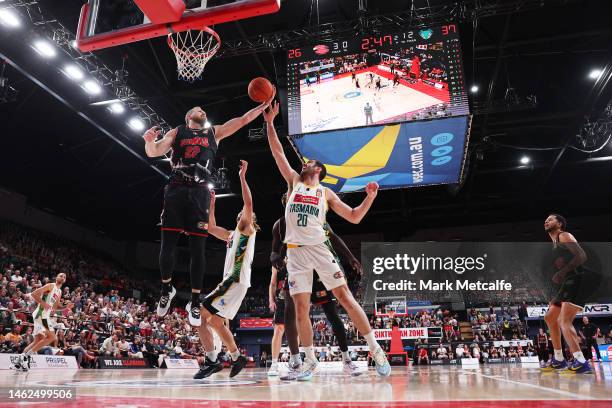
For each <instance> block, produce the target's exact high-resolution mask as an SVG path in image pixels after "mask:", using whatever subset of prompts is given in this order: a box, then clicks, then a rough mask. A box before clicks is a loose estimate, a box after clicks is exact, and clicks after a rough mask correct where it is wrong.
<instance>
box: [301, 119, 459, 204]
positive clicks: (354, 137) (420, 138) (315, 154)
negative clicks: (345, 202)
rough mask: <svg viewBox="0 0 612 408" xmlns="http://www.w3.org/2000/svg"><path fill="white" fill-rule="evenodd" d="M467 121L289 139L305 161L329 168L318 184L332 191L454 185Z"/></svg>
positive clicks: (363, 129) (344, 131)
mask: <svg viewBox="0 0 612 408" xmlns="http://www.w3.org/2000/svg"><path fill="white" fill-rule="evenodd" d="M468 128H469V117H468V116H460V117H454V118H447V119H437V120H432V121H424V122H410V123H402V124H397V125H387V126H374V127H366V128H358V129H348V130H341V131H332V132H324V133H315V134H309V135H303V136H297V137H292V138H291V140H292V142H293V144H294V146H295V148H296V150H297V152H298V155H299V156H300V157H301V158H302V159H303V160H304V161H307V160H310V159H317V160H320V161H321V162H323V163H324V164H325V166H326V167H327V177H326V178H325V179H324V180H323V181H322V183H323V184H324V185H325V186H327V187H329V188H331V189H332V190H333V191H335V192H352V191H359V190H363V189H364V188H365V186H366V185H367V184H368V183H369V182H371V181H375V182H377V183H378V184H379V185H380V187H381V188H382V189H390V188H403V187H416V186H424V185H431V184H451V183H458V182H459V181H460V179H461V176H462V172H463V161H464V158H465V148H466V145H467V143H466V142H467V137H468Z"/></svg>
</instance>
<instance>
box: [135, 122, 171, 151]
mask: <svg viewBox="0 0 612 408" xmlns="http://www.w3.org/2000/svg"><path fill="white" fill-rule="evenodd" d="M177 131H178V128H174V129H171V130H169V131H167V132H166V134H165V135H164V137H162V138H161V139H159V140H157V138H158V137H159V135H160V134H161V129H160V128H159V126H153V127H152V128H151V129H149V130H147V131H146V132H145V133H144V135H142V138H143V139H144V141H145V153H146V154H147V156H148V157H159V156H163V155H164V154H166V153H168V152H169V151H170V150H171V149H172V143H174V138H175V137H176V133H177Z"/></svg>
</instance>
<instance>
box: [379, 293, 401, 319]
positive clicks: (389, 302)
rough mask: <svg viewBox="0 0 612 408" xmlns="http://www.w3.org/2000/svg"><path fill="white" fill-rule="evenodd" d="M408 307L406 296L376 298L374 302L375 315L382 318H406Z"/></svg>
mask: <svg viewBox="0 0 612 408" xmlns="http://www.w3.org/2000/svg"><path fill="white" fill-rule="evenodd" d="M406 314H408V307H407V303H406V297H405V296H384V297H382V296H381V297H376V299H375V301H374V315H375V316H381V317H387V316H388V317H391V316H392V315H393V316H406Z"/></svg>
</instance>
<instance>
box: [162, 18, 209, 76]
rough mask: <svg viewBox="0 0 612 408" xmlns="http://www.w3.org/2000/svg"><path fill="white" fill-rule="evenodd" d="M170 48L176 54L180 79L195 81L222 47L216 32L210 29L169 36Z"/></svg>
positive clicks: (205, 28)
mask: <svg viewBox="0 0 612 408" xmlns="http://www.w3.org/2000/svg"><path fill="white" fill-rule="evenodd" d="M168 46H170V49H171V50H172V51H173V52H174V55H175V57H176V65H177V69H176V70H177V72H178V77H179V79H184V80H186V81H195V80H196V79H200V78H201V77H202V72H204V68H205V67H206V64H207V63H208V61H210V59H211V58H212V57H213V56H214V55H215V54H216V52H217V51H218V50H219V48H220V47H221V40H220V39H219V36H218V35H217V33H216V32H214V31H213V30H212V29H210V28H208V27H204V28H203V29H202V30H187V31H183V32H178V33H172V34H168Z"/></svg>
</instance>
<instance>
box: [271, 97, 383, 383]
mask: <svg viewBox="0 0 612 408" xmlns="http://www.w3.org/2000/svg"><path fill="white" fill-rule="evenodd" d="M278 110H279V106H278V102H276V101H275V102H273V104H272V105H270V107H269V108H268V110H267V111H264V114H263V115H264V119H265V121H266V125H267V131H268V142H269V143H270V149H271V150H272V155H273V156H274V160H275V161H276V164H277V166H278V168H279V170H280V172H281V174H282V175H283V177H284V179H285V180H286V181H287V183H288V184H289V185H290V186H291V188H292V192H291V196H290V198H289V201H288V203H287V206H286V208H285V222H286V225H287V227H286V232H285V242H286V244H287V259H288V262H287V274H288V280H289V293H290V294H291V297H292V298H293V302H294V303H295V309H296V317H297V326H298V334H299V338H300V341H301V343H302V346H303V347H304V350H305V352H306V361H305V364H304V366H303V371H302V373H300V375H298V378H297V379H298V380H302V381H305V380H309V379H310V378H312V374H313V372H314V371H315V370H316V368H317V365H318V361H317V359H316V357H315V355H314V349H313V346H312V323H311V322H310V294H311V291H312V281H313V269H314V270H316V271H317V273H318V275H319V279H320V280H321V282H323V284H324V285H325V287H326V288H327V290H331V291H332V293H333V294H334V296H335V297H336V299H338V301H339V302H340V304H341V305H342V306H343V307H344V309H345V310H346V312H347V313H348V315H349V317H350V318H351V319H352V320H353V323H354V324H355V327H357V330H359V332H360V333H361V334H362V335H363V337H365V339H366V340H367V342H368V346H369V348H370V353H371V354H372V358H373V359H374V362H375V363H376V371H377V372H378V374H379V375H381V376H387V375H389V374H390V373H391V367H390V365H389V362H388V361H387V357H386V355H385V352H384V351H383V350H382V349H381V348H380V346H379V345H378V343H377V342H376V339H375V338H374V332H373V331H372V328H371V326H370V323H369V321H368V317H367V316H366V314H365V313H364V311H363V309H362V308H361V306H360V305H359V304H358V303H357V301H356V300H355V298H354V297H353V294H352V293H351V291H350V290H349V288H348V286H347V284H346V279H345V278H344V274H343V273H342V271H341V269H340V266H339V265H338V263H337V262H336V259H335V257H334V256H333V254H332V253H331V252H330V250H329V248H328V247H327V245H326V241H327V235H326V233H325V229H324V227H323V226H324V224H325V214H326V212H327V209H328V207H329V208H331V209H332V210H334V212H335V213H336V214H338V215H339V216H341V217H342V218H344V219H345V220H347V221H349V222H351V223H354V224H358V223H359V222H361V220H362V219H363V217H364V216H365V215H366V213H367V212H368V210H369V209H370V207H371V206H372V203H373V202H374V199H375V198H376V194H377V193H378V184H376V183H368V185H367V186H366V188H365V191H366V193H367V196H366V198H365V199H364V200H363V202H362V203H361V204H360V205H359V206H357V207H355V208H351V207H349V206H348V205H347V204H345V203H343V202H342V201H341V200H340V199H339V198H338V196H337V195H336V193H334V192H333V191H331V190H330V189H328V188H325V187H323V186H322V185H320V184H319V181H320V180H322V179H324V178H325V174H326V169H325V166H324V165H323V163H321V162H320V161H318V160H310V161H308V163H305V164H304V165H303V166H302V172H301V174H298V173H297V172H296V171H295V170H293V169H292V168H291V166H290V165H289V162H288V161H287V157H285V153H284V151H283V146H282V145H281V143H280V141H279V140H278V135H277V134H276V130H275V129H274V118H275V117H276V115H277V114H278Z"/></svg>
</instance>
